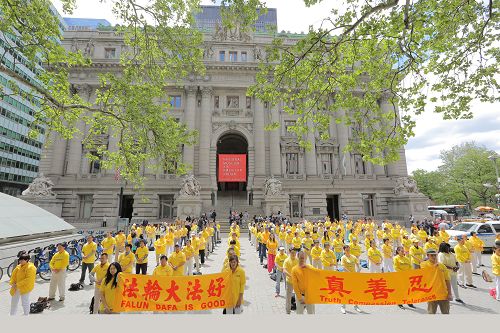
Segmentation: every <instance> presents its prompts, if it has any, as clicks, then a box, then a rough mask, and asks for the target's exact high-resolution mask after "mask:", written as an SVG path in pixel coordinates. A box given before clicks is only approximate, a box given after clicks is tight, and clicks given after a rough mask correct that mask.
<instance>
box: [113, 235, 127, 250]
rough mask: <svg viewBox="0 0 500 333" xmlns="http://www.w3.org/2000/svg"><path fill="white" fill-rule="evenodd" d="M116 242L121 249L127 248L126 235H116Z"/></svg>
mask: <svg viewBox="0 0 500 333" xmlns="http://www.w3.org/2000/svg"><path fill="white" fill-rule="evenodd" d="M115 242H116V246H117V247H119V248H122V247H124V246H125V235H123V234H122V235H120V234H118V235H116V236H115Z"/></svg>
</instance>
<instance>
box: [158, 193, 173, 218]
mask: <svg viewBox="0 0 500 333" xmlns="http://www.w3.org/2000/svg"><path fill="white" fill-rule="evenodd" d="M159 203H160V207H159V210H158V211H159V213H160V214H159V216H158V217H159V218H160V219H171V218H173V217H174V216H175V215H176V212H175V208H174V195H173V194H165V195H160V196H159Z"/></svg>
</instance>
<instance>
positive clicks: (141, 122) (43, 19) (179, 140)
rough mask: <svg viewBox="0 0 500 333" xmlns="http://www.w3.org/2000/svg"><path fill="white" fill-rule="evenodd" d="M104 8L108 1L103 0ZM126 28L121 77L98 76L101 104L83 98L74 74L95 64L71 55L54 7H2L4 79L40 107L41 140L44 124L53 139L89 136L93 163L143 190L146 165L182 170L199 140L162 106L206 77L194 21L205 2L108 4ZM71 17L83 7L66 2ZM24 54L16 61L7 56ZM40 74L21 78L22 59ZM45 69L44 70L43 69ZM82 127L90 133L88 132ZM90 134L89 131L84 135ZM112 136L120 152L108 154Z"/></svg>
mask: <svg viewBox="0 0 500 333" xmlns="http://www.w3.org/2000/svg"><path fill="white" fill-rule="evenodd" d="M103 2H104V0H103ZM106 2H108V3H112V6H113V13H114V15H115V16H116V18H117V20H118V21H120V22H121V24H120V26H117V27H115V29H114V30H115V33H116V34H119V35H121V36H123V38H124V42H125V45H126V51H125V52H123V53H122V55H121V59H120V64H121V71H119V72H118V73H117V72H113V71H109V72H104V73H102V74H100V75H99V87H98V88H97V90H96V92H95V95H96V99H95V100H90V101H89V100H86V99H85V98H82V97H81V96H79V95H78V94H77V93H76V90H75V87H73V86H72V85H71V84H70V82H69V76H68V73H69V71H70V70H72V69H74V68H79V67H84V66H89V65H90V64H91V61H90V59H88V58H86V57H85V56H84V55H83V54H82V53H81V51H79V52H67V51H66V50H65V49H64V48H63V47H62V46H61V44H60V43H59V41H60V40H61V39H62V31H61V29H60V28H59V21H58V18H57V17H56V16H55V15H54V13H53V12H52V11H51V9H50V2H49V1H48V0H0V16H1V21H0V33H1V34H2V37H3V39H4V40H5V41H7V42H6V43H4V45H3V49H4V52H3V53H2V54H0V73H1V74H3V75H5V76H7V77H8V78H9V83H8V88H9V90H10V91H8V90H5V91H0V98H2V97H4V96H6V95H8V94H12V95H22V96H23V97H25V98H29V99H30V100H32V101H33V102H34V103H35V104H39V105H40V106H41V109H40V111H39V112H38V113H37V114H36V116H35V117H36V120H35V122H34V123H33V130H32V132H31V136H32V137H33V138H37V137H38V135H39V133H38V131H37V128H38V127H37V126H38V125H44V126H45V127H46V128H47V130H48V132H50V133H54V132H56V133H59V134H60V135H61V136H62V137H63V138H66V139H69V138H71V137H73V136H74V135H85V137H84V140H83V143H84V146H85V148H86V149H87V150H88V151H93V152H95V153H94V154H89V155H88V157H89V158H90V159H98V158H99V159H101V160H102V161H101V165H102V167H103V168H106V169H111V168H117V169H119V170H120V172H121V175H122V177H123V178H125V179H127V180H129V181H131V182H132V183H134V184H136V185H137V184H141V182H142V181H143V179H142V178H141V175H140V172H139V170H140V166H141V165H142V164H144V163H148V164H149V166H150V167H157V168H163V167H164V166H165V165H167V167H168V166H169V165H173V164H177V165H178V167H179V172H181V173H182V172H185V171H186V169H187V167H189V166H185V165H183V164H182V163H181V161H180V156H181V152H180V151H179V146H180V145H182V144H193V143H194V142H195V140H196V133H195V132H192V131H190V130H188V129H187V128H186V126H185V125H184V124H181V123H178V122H177V121H176V120H175V118H173V117H172V116H171V115H170V113H169V109H170V105H169V102H168V101H167V102H165V103H157V101H158V100H160V99H162V98H163V97H164V93H165V89H166V88H167V87H168V86H174V85H176V84H178V83H179V82H181V80H182V79H183V78H185V77H186V76H187V75H188V74H201V73H203V71H204V67H203V63H202V50H201V48H200V45H201V42H202V35H201V33H200V32H199V31H197V30H196V29H193V28H192V26H193V24H194V19H193V14H194V13H195V12H196V9H197V8H198V6H199V0H187V1H186V0H152V1H148V2H147V3H146V2H144V1H132V0H109V1H106ZM62 3H63V5H64V10H65V12H67V13H69V12H71V11H72V10H73V9H74V8H75V6H76V4H77V1H76V0H62ZM9 53H10V54H13V55H15V54H18V55H20V54H22V56H20V57H14V61H13V62H9V61H8V59H7V54H9ZM21 58H23V59H22V61H23V63H24V65H25V66H26V67H28V68H31V69H33V70H34V71H35V72H37V73H38V76H37V80H35V81H32V80H28V79H27V78H26V77H25V76H23V74H22V72H20V71H19V68H20V67H21V66H20V63H19V62H20V61H21V60H20V59H21ZM42 64H43V67H44V69H42V67H41V65H42ZM82 122H83V123H84V124H85V127H86V128H88V129H89V131H88V133H87V132H86V133H81V132H80V131H79V130H78V128H82V127H83V126H81V124H82ZM85 127H83V128H85ZM107 133H111V135H112V136H115V137H116V138H117V139H118V140H119V142H118V148H119V150H118V151H109V150H108V148H107V146H106V145H105V144H103V142H102V141H100V140H99V136H100V135H101V134H107Z"/></svg>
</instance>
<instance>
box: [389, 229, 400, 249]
mask: <svg viewBox="0 0 500 333" xmlns="http://www.w3.org/2000/svg"><path fill="white" fill-rule="evenodd" d="M398 227H399V225H398V226H396V227H395V228H392V229H391V238H392V241H393V244H394V246H395V247H398V246H399V245H401V229H400V228H398Z"/></svg>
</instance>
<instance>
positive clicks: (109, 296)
mask: <svg viewBox="0 0 500 333" xmlns="http://www.w3.org/2000/svg"><path fill="white" fill-rule="evenodd" d="M121 271H122V268H121V266H120V264H119V263H117V262H114V263H112V264H110V265H109V267H108V271H107V272H106V277H105V278H104V280H103V281H102V283H101V293H102V298H101V309H100V313H106V314H108V313H115V311H113V305H114V303H115V295H116V287H118V275H119V274H120V273H121Z"/></svg>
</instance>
